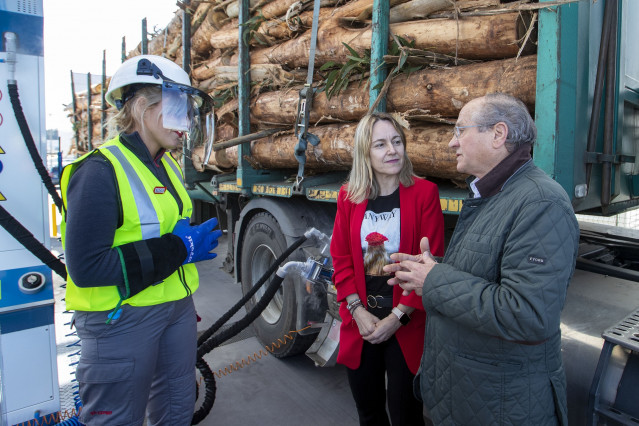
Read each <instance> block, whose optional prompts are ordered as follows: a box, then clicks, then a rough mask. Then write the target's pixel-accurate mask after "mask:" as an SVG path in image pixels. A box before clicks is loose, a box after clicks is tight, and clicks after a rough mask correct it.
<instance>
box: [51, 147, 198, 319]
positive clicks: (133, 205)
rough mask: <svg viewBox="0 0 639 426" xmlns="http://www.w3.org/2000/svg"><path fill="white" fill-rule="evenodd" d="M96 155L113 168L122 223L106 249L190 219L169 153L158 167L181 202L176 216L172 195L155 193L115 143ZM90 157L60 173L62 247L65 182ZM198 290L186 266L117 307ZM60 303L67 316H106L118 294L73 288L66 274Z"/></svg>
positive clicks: (154, 185) (149, 177)
mask: <svg viewBox="0 0 639 426" xmlns="http://www.w3.org/2000/svg"><path fill="white" fill-rule="evenodd" d="M98 150H99V151H100V153H101V154H102V155H104V157H105V158H106V159H107V160H108V161H109V162H110V163H111V164H112V165H113V169H114V170H115V177H116V180H117V185H118V191H119V195H120V203H121V205H122V214H123V222H122V226H120V227H119V228H117V230H116V231H115V236H114V238H113V244H112V247H116V246H120V245H123V244H127V243H131V242H134V241H140V240H145V239H149V238H155V237H161V236H162V235H164V234H166V233H169V232H171V231H172V230H173V227H174V226H175V224H176V223H177V221H178V220H180V219H182V218H185V217H190V216H191V212H192V210H193V204H192V203H191V199H190V198H189V195H188V193H187V192H186V189H185V188H184V182H183V176H182V171H181V170H180V167H179V165H178V164H177V162H176V161H175V159H173V157H171V155H170V154H169V153H165V154H164V155H163V156H162V159H161V163H162V165H163V166H164V168H165V170H166V172H167V174H168V176H169V179H170V180H171V183H172V184H173V187H174V188H175V189H176V191H177V193H178V195H179V197H180V199H181V200H182V205H183V208H182V210H183V213H182V214H180V211H179V207H178V204H177V202H176V200H175V199H174V198H173V195H171V193H170V192H169V191H168V190H163V191H161V190H158V188H160V189H162V188H164V187H163V185H162V183H160V181H159V180H158V179H157V178H156V177H155V176H154V175H153V173H152V172H151V171H150V170H149V169H148V168H147V166H146V165H144V163H143V162H142V161H141V160H140V159H139V158H138V157H137V156H136V155H135V154H134V153H133V152H131V151H130V150H129V149H128V148H127V147H125V146H124V145H123V144H122V143H120V138H119V137H116V138H114V139H111V140H110V141H108V142H105V143H104V144H102V145H101V146H100V147H99V148H98ZM91 154H92V153H88V154H86V155H84V156H83V157H81V158H79V159H77V160H76V161H74V162H73V163H71V164H69V165H68V166H67V167H65V168H64V170H63V171H62V176H61V178H60V190H61V193H62V201H63V204H64V209H63V220H62V224H61V236H62V244H63V247H64V241H65V234H66V229H65V228H66V226H65V222H66V202H67V188H68V185H69V179H70V178H71V176H72V175H73V172H74V171H75V170H76V169H77V167H78V166H79V165H80V164H81V163H82V161H84V160H85V159H86V158H87V157H88V156H89V155H91ZM180 271H183V273H180ZM67 272H68V271H67ZM198 286H199V278H198V273H197V269H196V267H195V265H193V264H192V263H189V264H186V265H183V266H181V267H180V268H179V269H178V270H177V271H175V272H174V273H173V274H171V275H170V276H169V277H167V278H166V279H164V280H163V281H162V282H160V283H156V284H154V285H152V286H149V287H147V288H146V289H144V290H143V291H141V292H140V293H138V294H136V295H135V296H133V297H130V298H128V299H125V300H123V301H122V303H123V304H129V305H132V306H150V305H157V304H160V303H165V302H170V301H173V300H179V299H182V298H184V297H186V296H189V295H191V294H192V293H193V292H194V291H195V290H197V288H198ZM65 298H66V304H67V309H69V310H77V311H107V310H111V309H113V308H114V307H116V306H117V304H118V302H119V301H120V293H119V291H118V287H117V286H115V285H113V286H100V287H78V286H77V285H75V284H74V282H73V278H72V277H71V275H69V274H68V275H67V291H66V296H65Z"/></svg>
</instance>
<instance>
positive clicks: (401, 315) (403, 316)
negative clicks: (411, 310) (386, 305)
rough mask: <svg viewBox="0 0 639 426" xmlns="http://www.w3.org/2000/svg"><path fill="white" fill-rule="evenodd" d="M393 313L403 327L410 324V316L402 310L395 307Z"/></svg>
mask: <svg viewBox="0 0 639 426" xmlns="http://www.w3.org/2000/svg"><path fill="white" fill-rule="evenodd" d="M392 312H393V313H394V314H395V316H396V317H397V319H398V320H399V323H400V324H401V325H406V324H408V323H409V322H410V317H409V316H408V314H407V313H405V312H404V311H402V310H401V309H399V308H397V307H395V308H393V311H392Z"/></svg>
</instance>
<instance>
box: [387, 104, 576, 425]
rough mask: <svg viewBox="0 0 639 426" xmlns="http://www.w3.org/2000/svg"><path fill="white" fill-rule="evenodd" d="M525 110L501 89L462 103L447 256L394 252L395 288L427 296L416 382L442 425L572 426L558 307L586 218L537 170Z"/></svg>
mask: <svg viewBox="0 0 639 426" xmlns="http://www.w3.org/2000/svg"><path fill="white" fill-rule="evenodd" d="M536 135H537V130H536V127H535V123H534V121H533V119H532V117H531V116H530V114H529V113H528V110H527V109H526V106H525V105H524V104H523V103H522V102H521V101H519V100H518V99H516V98H513V97H512V96H509V95H505V94H501V93H495V94H489V95H486V96H483V97H481V98H477V99H474V100H472V101H470V102H468V103H467V104H466V105H465V106H464V107H463V108H462V110H461V112H460V114H459V118H458V120H457V125H456V126H455V135H454V137H453V139H452V140H451V141H450V143H449V146H450V147H451V148H452V149H454V150H455V154H456V156H457V171H459V172H461V173H465V174H468V175H470V178H469V179H468V184H469V187H470V192H469V197H468V199H466V200H465V201H464V205H463V208H462V210H461V212H460V215H459V220H458V222H457V225H456V227H455V232H454V234H453V236H452V239H451V241H450V243H449V247H448V249H447V250H446V255H445V257H444V258H443V260H441V262H440V263H438V262H437V260H436V259H435V258H433V257H432V256H431V255H430V251H429V249H428V240H427V239H424V240H423V241H422V252H423V254H422V255H419V256H411V255H407V254H400V253H398V254H395V255H392V256H391V257H392V258H393V260H395V261H398V262H399V263H395V264H392V265H388V266H387V267H386V268H385V270H386V272H389V273H393V272H394V273H395V277H394V278H392V279H391V280H390V281H389V284H391V285H395V284H399V285H400V286H401V287H402V288H403V289H404V292H405V293H408V292H411V291H415V292H416V293H417V294H418V295H421V296H422V302H423V304H424V308H425V309H426V313H427V315H428V317H427V323H426V335H425V342H424V354H423V356H422V361H421V367H420V374H418V376H417V378H416V379H415V385H416V393H418V394H421V397H422V399H423V401H424V404H425V405H426V407H427V408H428V411H429V413H430V416H431V419H432V420H433V422H434V423H435V425H480V426H481V425H486V426H488V425H491V426H492V425H534V426H539V425H558V424H559V425H566V424H567V413H566V410H567V407H566V379H565V374H564V369H563V364H562V359H561V331H560V314H561V310H562V308H563V306H564V301H565V298H566V289H567V287H568V283H569V282H570V279H571V277H572V274H573V272H574V267H575V260H576V258H577V247H578V242H579V226H578V224H577V220H576V218H575V215H574V212H573V208H572V205H571V204H570V200H569V198H568V196H567V194H566V193H565V191H564V190H563V189H562V188H561V186H560V185H559V184H557V183H556V182H555V181H553V180H552V179H551V178H550V177H548V176H547V175H546V174H545V173H544V172H543V171H542V170H540V169H539V168H537V167H536V166H535V165H534V163H533V161H532V158H531V149H532V145H533V142H534V141H535V138H536Z"/></svg>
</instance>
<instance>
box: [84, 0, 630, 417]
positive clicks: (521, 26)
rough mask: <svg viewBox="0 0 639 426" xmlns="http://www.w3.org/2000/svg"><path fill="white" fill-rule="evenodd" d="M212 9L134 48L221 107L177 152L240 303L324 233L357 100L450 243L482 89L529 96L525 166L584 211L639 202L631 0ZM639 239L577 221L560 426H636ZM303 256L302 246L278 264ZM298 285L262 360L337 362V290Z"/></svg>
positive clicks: (267, 329) (373, 0)
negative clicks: (428, 194) (468, 122)
mask: <svg viewBox="0 0 639 426" xmlns="http://www.w3.org/2000/svg"><path fill="white" fill-rule="evenodd" d="M212 3H213V2H202V3H199V2H196V1H192V2H191V9H188V7H186V8H185V11H184V13H182V14H181V15H179V14H176V17H175V18H174V19H173V20H172V21H171V24H169V26H168V27H167V29H166V31H164V32H162V33H160V34H158V35H157V36H156V37H154V38H153V39H152V40H151V41H150V43H149V44H148V47H147V48H145V46H144V44H143V45H142V50H141V51H138V52H133V53H131V54H130V56H131V55H135V54H139V53H153V54H162V55H165V56H167V57H169V58H171V59H174V60H175V61H176V62H178V63H182V64H185V68H186V69H189V71H190V73H191V76H192V79H193V82H194V85H196V86H198V87H199V88H200V89H202V90H205V91H207V92H208V93H210V94H211V95H212V97H213V98H214V99H215V101H216V103H217V107H216V113H215V115H216V120H215V121H216V122H215V135H216V136H215V140H214V141H213V142H212V143H211V144H209V145H207V146H190V144H189V143H188V141H186V143H185V145H184V148H183V150H182V157H181V161H182V164H183V167H184V172H185V181H186V185H187V188H188V189H189V191H190V194H191V196H192V198H193V199H194V201H195V208H194V217H193V218H192V220H193V221H194V222H200V221H202V220H205V219H207V218H208V217H211V216H217V217H218V218H219V221H220V224H221V226H222V227H223V228H224V229H225V230H227V232H228V236H229V238H228V240H227V241H228V255H227V258H226V259H225V261H224V269H225V270H226V271H227V272H229V273H232V274H234V277H235V280H236V282H237V283H238V284H239V285H241V286H242V290H243V292H244V293H245V294H246V293H247V292H248V291H249V290H250V289H251V288H252V287H253V286H254V285H255V284H256V282H257V281H258V280H259V279H260V278H261V277H262V275H263V274H264V273H265V272H266V271H267V270H268V269H269V267H270V266H271V264H272V263H273V262H274V261H275V259H276V258H278V257H279V256H280V255H281V254H282V253H283V252H284V251H285V250H286V248H287V247H289V246H290V245H291V244H292V243H293V242H294V241H295V240H296V239H297V238H298V237H301V236H302V235H304V233H305V232H306V231H307V230H308V229H309V228H316V229H319V230H320V231H322V232H324V233H325V234H327V235H331V233H332V226H333V221H334V217H335V212H336V199H337V194H338V191H339V188H340V186H341V185H342V184H343V183H344V182H345V180H346V178H347V176H348V171H349V169H350V166H351V161H352V138H353V134H354V130H355V126H356V123H357V121H358V120H359V119H360V118H361V117H362V116H363V115H365V114H366V113H367V111H369V110H385V111H387V112H391V113H393V114H395V116H396V117H397V118H398V119H399V120H400V121H402V122H403V123H404V124H406V135H407V152H408V156H409V157H410V159H411V161H412V163H413V166H414V170H415V172H416V174H417V175H419V176H423V177H426V178H427V179H429V180H431V181H433V182H435V183H437V185H438V187H439V192H440V202H441V207H442V210H443V211H444V214H445V224H446V233H447V236H450V234H451V233H452V230H453V229H454V227H455V223H456V220H457V217H458V214H459V212H460V210H461V207H462V204H463V200H464V199H465V198H466V195H467V189H466V188H465V183H464V179H465V176H462V175H460V174H459V173H458V172H457V170H456V160H455V156H454V153H453V152H452V151H451V150H449V148H448V146H447V145H448V142H449V141H450V139H451V137H452V135H453V125H454V123H455V121H456V118H457V115H458V113H459V111H460V109H461V108H462V106H463V105H464V104H465V103H466V102H468V101H470V100H471V99H473V98H476V97H478V96H482V95H484V94H486V93H489V92H496V91H500V92H506V93H509V94H512V95H514V96H516V97H518V98H519V99H521V100H522V101H523V102H524V103H525V104H526V105H527V106H528V108H529V109H530V111H531V113H532V114H533V116H534V118H535V121H536V124H537V129H538V138H537V141H536V143H535V146H534V148H533V159H534V162H535V164H536V165H537V166H539V167H540V168H541V169H543V170H544V171H545V172H546V173H548V174H549V175H550V176H551V177H553V179H555V180H556V181H557V182H559V183H560V184H561V185H562V186H563V188H564V189H565V190H566V192H567V193H568V195H569V196H570V197H571V200H572V205H573V207H574V210H575V212H576V213H579V214H582V215H590V216H611V215H615V214H618V213H622V212H625V211H627V210H630V209H633V208H636V207H637V206H638V205H639V156H638V152H639V55H638V51H637V49H636V47H632V46H633V40H634V41H635V42H636V40H639V27H638V26H636V25H634V23H635V21H637V19H638V18H639V3H638V2H635V1H633V0H600V1H592V0H559V1H539V2H534V1H517V2H507V1H501V2H500V1H499V0H466V1H459V0H458V1H456V2H450V1H448V0H411V1H408V0H394V1H390V2H389V1H384V0H354V1H350V2H344V1H335V0H324V1H322V2H320V1H319V0H316V1H303V2H296V1H293V0H273V1H270V2H262V4H261V6H260V5H257V6H256V7H255V8H253V9H251V8H250V7H249V2H248V0H239V1H238V2H236V3H238V4H239V8H238V9H237V10H236V11H235V12H231V11H230V9H231V7H230V6H229V7H227V9H226V10H223V8H222V4H224V5H226V4H228V3H229V2H222V3H221V4H218V5H213V4H212ZM318 3H321V4H320V5H319V6H321V7H318V8H315V6H317V5H318ZM451 3H455V5H454V7H451ZM185 4H188V2H185ZM231 5H232V4H231ZM251 7H252V6H251ZM316 9H317V10H316ZM180 30H181V33H180ZM176 33H177V36H176ZM172 34H173V35H172ZM180 46H181V47H182V49H180ZM147 49H148V50H147ZM191 64H193V67H192V69H191ZM305 80H306V84H304V83H305ZM96 127H98V126H96ZM307 135H312V136H313V138H312V139H305V136H307ZM306 142H309V143H306ZM311 142H312V143H311ZM638 243H639V233H638V232H637V231H632V230H627V229H622V228H619V227H606V226H602V225H594V224H590V223H586V222H583V223H581V244H580V252H579V259H578V262H577V271H576V272H575V275H574V278H573V280H572V282H571V285H570V286H569V290H568V297H567V302H566V306H565V308H564V311H563V314H562V336H563V337H562V350H563V356H564V364H565V367H566V373H567V378H568V401H569V416H570V422H571V424H575V425H581V424H586V423H587V424H590V423H594V422H596V419H597V418H604V417H605V418H606V419H614V421H616V422H619V423H626V424H630V423H632V422H634V423H632V424H636V423H637V422H638V420H636V419H637V418H639V408H638V407H639V404H637V403H636V391H635V387H636V385H637V383H636V380H637V379H636V377H639V371H638V370H639V362H637V358H636V352H637V351H639V345H638V343H639V331H638V330H637V324H638V323H639V314H637V313H636V312H635V310H636V309H637V305H639V284H637V281H639V272H638V271H637V270H638V269H639V257H638V254H637V253H638V252H637V249H636V247H638ZM312 251H313V248H312V247H302V248H300V249H299V250H297V251H296V252H295V253H294V254H293V255H292V256H291V258H290V260H304V259H306V258H307V257H308V256H309V253H310V255H311V256H312V255H313V253H312ZM300 280H301V281H303V280H304V278H302V277H287V278H286V279H285V281H284V284H283V286H282V287H281V289H280V290H279V292H278V293H277V294H276V296H275V298H274V299H273V300H272V301H271V302H270V303H269V305H268V307H267V308H266V309H265V310H264V311H263V313H262V314H261V316H260V317H259V318H258V319H257V320H256V321H255V322H254V323H253V326H254V329H255V332H256V335H257V337H258V339H259V340H260V341H261V342H262V343H264V344H265V345H267V344H270V343H271V342H273V341H277V340H278V339H280V338H281V337H282V336H283V335H285V334H288V333H289V331H290V330H299V332H298V333H294V334H292V337H293V340H292V341H290V342H288V344H286V345H281V346H280V347H278V348H274V352H273V354H274V355H275V356H277V357H286V356H290V355H294V354H298V353H301V352H304V351H306V352H307V354H308V355H309V356H310V357H311V358H313V359H314V360H315V361H316V363H318V364H319V365H330V364H331V362H334V354H335V347H334V346H333V347H327V345H328V344H327V342H329V341H330V340H331V338H333V341H334V340H335V336H334V333H332V331H334V329H335V324H336V322H338V321H339V316H338V314H337V311H336V303H335V297H334V289H331V288H330V287H331V286H330V285H328V287H329V288H327V289H326V291H325V292H324V293H323V294H324V295H325V296H324V299H325V300H324V301H323V302H322V303H309V296H308V292H307V290H308V286H306V285H304V283H303V282H301V283H300ZM262 293H263V292H260V291H258V292H257V294H256V295H255V296H254V298H253V299H252V300H251V301H249V302H248V304H247V308H251V307H253V306H254V305H255V303H256V301H257V300H258V299H259V298H260V296H261V294H262ZM633 312H634V313H633ZM309 324H311V325H313V326H312V327H310V328H307V326H308V325H309ZM311 345H312V346H311ZM633 345H634V346H633ZM328 346H330V345H328ZM633 377H634V379H633ZM633 395H634V396H633ZM633 398H634V399H633ZM615 424H616V423H615Z"/></svg>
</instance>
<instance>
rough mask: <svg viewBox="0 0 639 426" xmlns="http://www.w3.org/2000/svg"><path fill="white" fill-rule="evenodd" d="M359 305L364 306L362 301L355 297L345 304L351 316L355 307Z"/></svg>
mask: <svg viewBox="0 0 639 426" xmlns="http://www.w3.org/2000/svg"><path fill="white" fill-rule="evenodd" d="M360 306H364V305H363V304H362V301H361V300H360V299H355V300H353V301H352V302H350V303H348V304H346V309H348V312H349V313H350V314H351V316H353V313H354V312H355V309H357V308H359V307H360Z"/></svg>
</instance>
